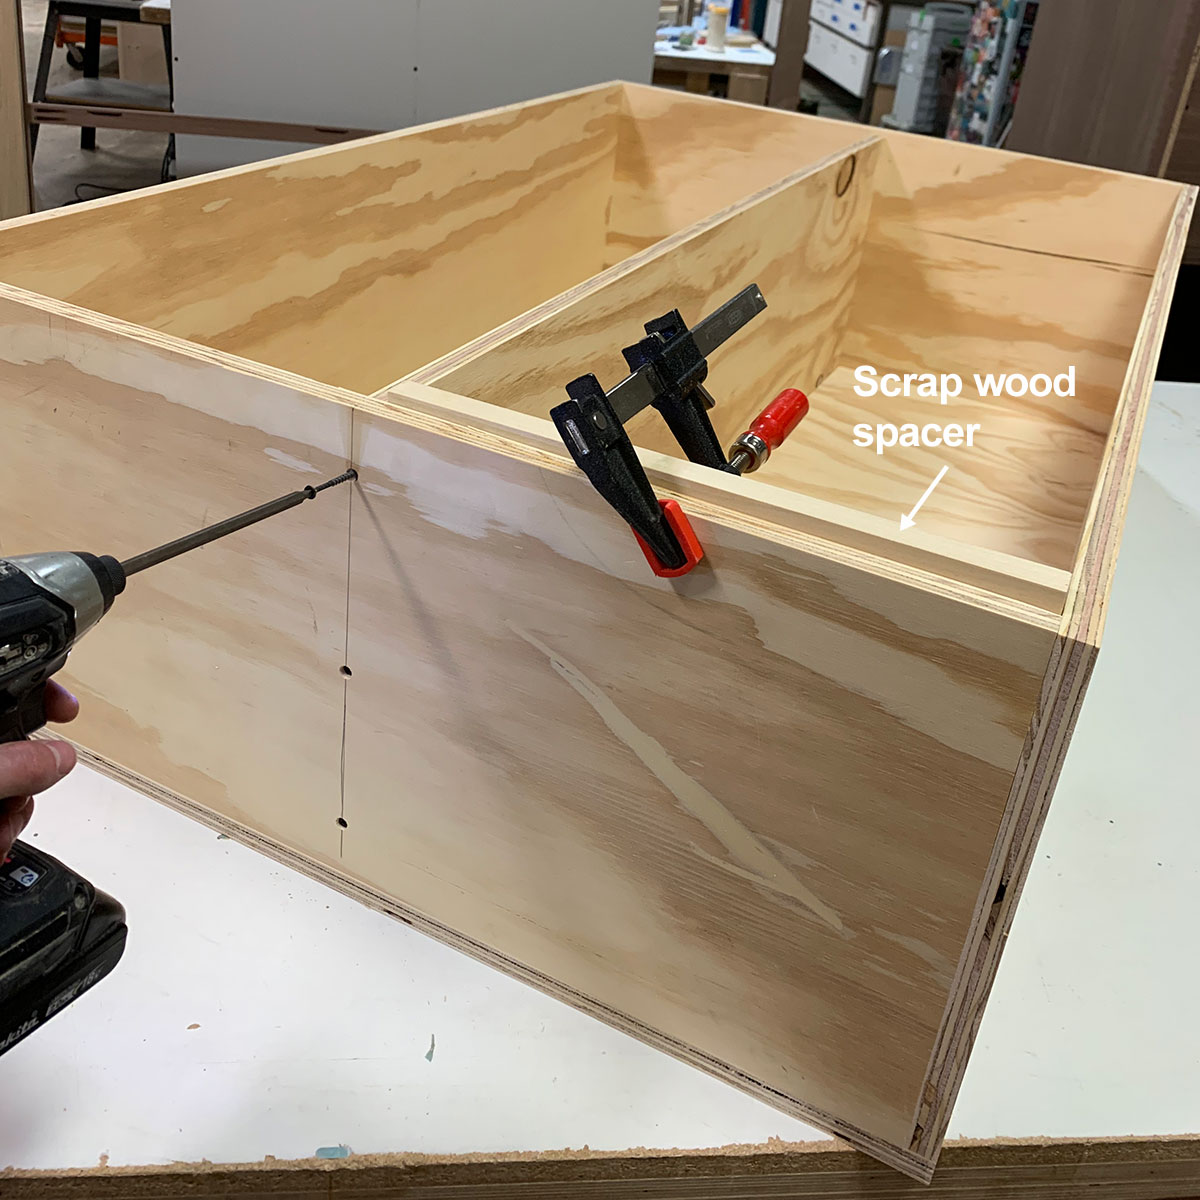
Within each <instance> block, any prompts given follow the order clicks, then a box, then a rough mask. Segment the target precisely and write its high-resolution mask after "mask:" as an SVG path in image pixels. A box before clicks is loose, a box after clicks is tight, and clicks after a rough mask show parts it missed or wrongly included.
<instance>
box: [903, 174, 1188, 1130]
mask: <svg viewBox="0 0 1200 1200" xmlns="http://www.w3.org/2000/svg"><path fill="white" fill-rule="evenodd" d="M1196 195H1197V193H1196V189H1195V188H1186V189H1180V190H1179V193H1178V198H1177V201H1176V206H1175V213H1174V217H1173V219H1172V222H1171V228H1170V233H1169V236H1168V237H1167V238H1166V240H1165V241H1164V243H1163V247H1162V251H1161V253H1160V255H1159V261H1158V265H1157V269H1156V271H1155V273H1154V281H1153V287H1152V290H1151V294H1150V298H1149V302H1148V304H1147V306H1146V310H1145V312H1144V314H1143V318H1142V322H1141V326H1140V328H1139V331H1138V337H1137V342H1136V345H1135V346H1134V349H1133V353H1132V355H1131V357H1130V361H1129V369H1128V372H1127V374H1126V378H1125V383H1124V387H1123V389H1122V393H1121V400H1120V404H1119V407H1118V410H1117V413H1116V417H1115V419H1114V421H1113V425H1112V429H1111V432H1110V434H1109V437H1108V440H1107V443H1106V445H1105V449H1104V457H1103V462H1102V465H1101V468H1100V471H1099V477H1098V480H1097V485H1096V490H1095V494H1094V496H1093V499H1092V503H1091V506H1090V508H1089V510H1088V514H1087V519H1086V522H1085V526H1084V531H1083V536H1082V539H1081V545H1080V550H1079V554H1078V558H1077V561H1076V562H1075V564H1074V567H1073V570H1072V583H1071V590H1070V592H1069V593H1068V595H1067V602H1066V605H1065V607H1064V611H1063V621H1062V627H1061V632H1060V636H1059V638H1058V641H1057V643H1056V645H1055V648H1054V652H1053V654H1052V655H1051V658H1050V663H1049V666H1048V668H1047V671H1046V677H1045V682H1044V685H1043V689H1042V697H1041V700H1040V702H1039V704H1038V706H1037V709H1036V710H1035V714H1034V720H1033V723H1032V725H1031V726H1030V731H1029V739H1028V741H1027V743H1026V748H1025V751H1024V752H1023V753H1022V756H1021V763H1020V766H1019V767H1018V769H1017V771H1016V773H1015V775H1014V777H1013V788H1012V797H1011V800H1010V804H1009V814H1010V815H1009V817H1008V818H1007V819H1006V820H1005V823H1004V826H1003V827H1002V830H1001V835H1000V837H999V838H998V839H997V842H996V856H995V859H994V863H995V867H996V869H994V871H993V873H992V874H991V876H990V879H989V882H988V884H986V885H985V889H984V891H983V892H982V893H981V896H980V904H979V908H978V910H977V913H976V917H975V921H974V922H973V928H972V934H971V937H970V938H969V939H968V941H967V944H966V947H965V950H964V954H963V959H962V962H961V964H960V967H959V978H960V980H961V986H959V987H957V988H956V989H955V996H954V1001H953V1003H952V1004H951V1005H950V1007H949V1008H948V1009H947V1012H946V1017H945V1020H944V1022H943V1029H942V1032H941V1034H939V1037H938V1046H937V1050H936V1052H935V1054H934V1056H933V1060H932V1062H931V1066H930V1084H929V1089H928V1090H927V1092H926V1094H925V1097H924V1100H923V1103H922V1108H921V1111H920V1112H919V1114H918V1120H917V1126H918V1128H917V1136H916V1137H915V1138H914V1142H913V1148H914V1149H915V1150H916V1151H917V1152H918V1153H928V1152H932V1151H934V1150H935V1149H936V1147H937V1146H938V1145H940V1144H941V1141H942V1138H943V1137H944V1136H945V1132H946V1129H947V1127H948V1125H949V1122H950V1115H951V1111H952V1109H953V1105H954V1099H955V1097H956V1095H957V1093H958V1087H959V1085H960V1083H961V1082H962V1077H963V1073H964V1071H965V1070H966V1065H967V1059H968V1057H969V1055H970V1052H971V1046H972V1044H973V1042H974V1038H975V1033H976V1031H977V1030H978V1028H979V1022H980V1021H981V1020H982V1018H983V1009H984V1005H985V1004H986V1003H987V998H988V993H989V992H990V990H991V985H992V981H993V979H994V978H995V974H996V970H997V968H998V966H999V961H1000V955H1001V953H1002V951H1003V948H1004V940H1005V937H1006V936H1007V933H1008V928H1009V926H1010V925H1011V923H1012V919H1013V916H1014V915H1015V913H1016V906H1017V902H1018V900H1019V899H1020V895H1021V889H1022V887H1023V886H1024V883H1025V878H1026V876H1027V874H1028V871H1029V866H1030V863H1031V861H1032V858H1033V853H1034V850H1035V848H1036V846H1037V839H1038V836H1039V834H1040V832H1041V828H1042V825H1043V823H1044V821H1045V819H1046V814H1047V812H1048V810H1049V806H1050V802H1051V799H1052V798H1053V795H1054V788H1055V785H1056V783H1057V781H1058V775H1059V772H1060V771H1061V769H1062V764H1063V759H1064V757H1065V755H1066V752H1067V746H1068V745H1069V744H1070V740H1071V734H1072V732H1073V730H1074V727H1075V721H1076V719H1077V718H1078V716H1079V711H1080V708H1081V706H1082V704H1083V699H1084V695H1085V693H1086V691H1087V685H1088V681H1089V679H1090V678H1091V673H1092V668H1093V666H1094V665H1095V661H1096V655H1097V653H1098V651H1099V648H1100V641H1101V637H1102V635H1103V632H1104V621H1105V617H1106V615H1107V610H1108V594H1109V590H1110V588H1111V587H1112V579H1113V572H1114V570H1115V568H1116V562H1117V552H1118V550H1119V548H1120V542H1121V533H1122V530H1123V528H1124V524H1125V510H1126V507H1127V505H1128V502H1129V493H1130V490H1131V488H1132V486H1133V477H1134V473H1135V471H1136V469H1137V454H1138V449H1139V447H1140V444H1141V438H1142V429H1143V427H1144V425H1145V420H1146V410H1147V408H1148V405H1149V399H1150V390H1151V387H1152V386H1153V384H1154V373H1155V367H1156V365H1157V363H1158V356H1159V352H1160V351H1161V349H1162V341H1163V335H1164V333H1165V331H1166V324H1167V315H1168V312H1169V310H1170V306H1171V297H1172V295H1173V293H1174V289H1175V281H1176V279H1177V277H1178V274H1179V264H1180V261H1181V259H1182V257H1183V252H1184V247H1185V245H1186V241H1187V231H1188V225H1189V222H1190V220H1191V217H1192V213H1193V210H1194V208H1195V204H1196ZM993 885H995V886H996V887H997V888H999V886H1000V885H1003V888H1002V890H997V891H995V892H993V891H992V890H991V889H992V886H993Z"/></svg>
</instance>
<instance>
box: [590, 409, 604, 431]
mask: <svg viewBox="0 0 1200 1200" xmlns="http://www.w3.org/2000/svg"><path fill="white" fill-rule="evenodd" d="M592 424H593V425H595V427H596V428H597V429H607V428H608V418H607V417H606V416H605V415H604V414H603V413H602V412H594V413H592Z"/></svg>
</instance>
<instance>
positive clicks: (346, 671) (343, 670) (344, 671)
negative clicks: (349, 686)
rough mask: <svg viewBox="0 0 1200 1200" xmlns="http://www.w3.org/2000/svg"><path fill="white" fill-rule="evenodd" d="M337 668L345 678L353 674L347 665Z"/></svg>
mask: <svg viewBox="0 0 1200 1200" xmlns="http://www.w3.org/2000/svg"><path fill="white" fill-rule="evenodd" d="M338 670H339V671H341V673H342V674H343V675H345V677H346V678H347V679H349V678H350V677H351V676H352V675H353V674H354V672H353V671H352V670H350V668H349V667H338Z"/></svg>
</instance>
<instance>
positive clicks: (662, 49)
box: [654, 41, 775, 104]
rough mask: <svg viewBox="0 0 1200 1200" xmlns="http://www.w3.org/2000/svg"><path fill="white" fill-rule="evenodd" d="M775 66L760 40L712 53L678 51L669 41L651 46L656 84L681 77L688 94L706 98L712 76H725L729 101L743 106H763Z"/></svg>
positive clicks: (701, 48) (703, 48)
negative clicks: (740, 103) (750, 44)
mask: <svg viewBox="0 0 1200 1200" xmlns="http://www.w3.org/2000/svg"><path fill="white" fill-rule="evenodd" d="M774 66H775V54H774V51H772V50H770V49H768V47H766V46H764V45H763V44H762V42H759V41H756V42H755V43H754V44H753V45H752V46H726V47H725V49H724V50H712V49H710V48H709V47H708V46H697V47H695V48H693V49H691V50H680V49H679V47H678V46H677V45H675V44H674V43H672V42H656V43H655V45H654V82H655V83H656V84H669V83H672V82H674V81H675V80H676V79H677V78H678V77H679V76H680V75H683V76H684V86H685V87H686V88H687V90H688V91H689V92H699V93H700V94H701V95H707V94H708V91H709V87H710V80H711V77H712V76H713V75H724V76H727V77H728V79H729V85H728V91H727V93H726V95H727V96H728V98H729V99H730V100H741V101H743V102H745V103H746V104H766V102H767V87H768V85H769V84H770V82H771V69H772V68H773V67H774Z"/></svg>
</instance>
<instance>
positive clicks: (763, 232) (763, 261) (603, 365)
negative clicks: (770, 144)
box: [419, 141, 878, 456]
mask: <svg viewBox="0 0 1200 1200" xmlns="http://www.w3.org/2000/svg"><path fill="white" fill-rule="evenodd" d="M877 153H878V147H877V146H876V145H875V144H873V143H871V142H869V141H868V142H863V143H860V144H859V148H858V149H857V150H856V151H855V152H854V153H852V154H850V155H847V156H845V157H834V158H831V159H829V160H827V161H826V162H825V163H824V164H823V165H821V166H819V167H816V168H814V169H813V170H812V171H811V172H810V173H807V174H805V175H803V176H802V177H801V178H798V179H794V180H792V181H791V182H789V183H788V184H787V186H785V187H782V188H780V189H778V190H774V191H772V192H771V193H770V194H768V195H765V196H764V197H763V198H761V199H759V200H758V201H756V202H752V203H749V204H747V205H745V206H743V207H742V208H741V209H740V210H739V211H737V212H735V213H733V214H731V215H728V216H725V217H722V218H720V219H717V220H714V221H713V222H711V223H710V224H709V226H708V227H707V228H704V229H702V230H701V231H700V232H698V233H695V234H690V235H688V236H687V237H686V238H685V239H684V240H681V241H678V242H671V243H667V244H666V245H665V246H664V247H661V248H659V249H658V250H656V251H654V252H651V253H650V254H648V255H647V256H645V257H644V258H636V259H632V260H630V262H629V263H627V264H626V265H625V267H624V268H617V269H616V270H615V271H613V272H612V273H611V274H610V275H608V276H607V277H606V278H605V279H604V280H601V281H597V282H596V283H594V284H589V285H588V287H586V288H583V289H579V291H578V292H577V294H575V295H573V296H568V297H564V298H563V300H562V301H561V302H559V303H556V305H555V306H554V309H553V311H547V312H545V313H544V314H539V315H538V319H536V320H530V321H528V322H526V323H525V325H526V327H525V328H524V329H522V330H520V331H518V332H516V333H514V334H512V335H511V336H508V337H507V338H502V337H499V336H498V337H497V338H496V344H495V345H494V346H489V347H488V348H487V349H485V350H484V352H482V353H479V354H476V355H475V356H474V357H470V355H471V353H472V352H471V350H470V349H468V350H467V351H465V352H464V353H463V357H468V359H469V361H467V362H465V363H464V364H463V365H461V366H455V367H453V369H451V370H448V371H439V370H438V369H437V368H432V369H428V370H423V371H421V372H420V373H419V375H420V377H421V378H426V377H432V378H433V379H435V380H436V382H437V384H438V386H439V387H441V388H444V389H445V390H447V391H452V392H456V393H459V394H461V395H465V396H474V397H478V398H479V399H483V400H487V401H489V402H490V403H493V404H498V405H501V406H503V407H505V408H508V409H512V410H515V411H518V412H524V413H530V414H532V415H536V416H542V417H546V416H548V414H549V412H550V409H551V408H553V407H554V406H555V405H556V404H559V403H561V401H562V400H563V399H564V398H565V392H564V390H563V389H564V388H565V386H566V384H567V383H568V382H569V381H570V380H572V379H574V378H575V377H576V376H578V375H582V374H584V373H585V372H588V371H590V372H592V373H594V374H595V375H597V377H598V378H599V379H600V381H601V383H602V384H604V386H605V387H608V388H611V387H613V386H615V385H616V384H617V383H618V382H619V381H620V380H621V379H622V378H623V377H624V376H625V375H626V374H627V373H628V368H627V367H626V365H625V362H624V360H623V358H622V357H621V349H622V348H623V347H625V346H628V345H632V344H633V343H635V342H637V341H639V340H640V339H641V338H642V337H644V336H645V332H644V330H643V325H644V324H645V322H646V321H648V320H652V319H654V318H655V317H658V316H661V315H662V314H663V313H664V312H668V311H670V310H671V309H672V308H678V309H679V310H680V311H681V312H682V313H683V315H684V318H685V319H686V320H687V321H688V322H689V323H693V324H694V323H695V322H696V321H698V320H699V319H700V318H701V317H703V316H706V315H707V314H708V313H710V312H712V311H713V310H714V309H716V308H717V307H718V306H719V305H720V304H721V303H723V302H724V301H725V300H727V299H729V298H730V297H731V296H732V295H733V294H734V293H735V292H737V291H740V290H741V289H742V288H743V287H746V286H747V285H749V284H751V283H757V284H758V285H759V287H760V288H761V289H762V292H763V294H764V296H765V297H766V300H767V310H766V312H764V313H762V314H761V315H760V316H758V317H756V318H755V320H754V321H753V323H752V324H751V325H750V326H749V327H748V328H747V329H746V330H745V331H744V332H741V333H739V334H738V335H737V336H735V337H734V338H732V339H731V340H730V341H729V342H728V343H727V344H726V345H725V346H723V347H722V348H721V349H720V350H719V351H718V352H717V353H716V354H715V355H714V356H713V359H712V362H711V364H710V374H709V377H708V383H707V385H706V386H708V388H709V390H710V391H711V392H712V393H713V395H714V396H716V397H717V399H718V405H717V407H716V408H715V409H713V410H712V412H711V414H710V415H711V417H712V419H713V423H714V426H715V427H716V429H717V431H718V433H719V435H720V437H721V439H722V441H723V442H725V443H727V442H729V441H730V440H732V438H734V437H736V436H737V434H739V433H741V432H742V430H743V429H744V428H745V427H746V424H747V422H748V421H749V420H750V419H752V417H753V416H754V415H756V414H757V413H758V411H759V410H761V409H762V408H763V407H764V406H765V405H766V403H767V402H768V401H769V400H770V399H772V397H773V396H774V395H775V394H776V392H777V391H778V390H779V389H780V388H782V387H789V386H790V387H800V388H804V389H807V390H812V389H813V388H814V387H815V386H816V384H817V382H818V380H819V379H820V378H821V377H822V376H823V375H824V374H825V373H826V372H827V371H829V370H830V369H832V366H833V364H834V363H835V361H836V359H837V356H838V353H839V348H840V341H841V334H842V330H843V327H844V325H845V323H846V319H847V315H848V313H849V309H850V303H851V299H852V296H853V293H854V287H855V278H856V274H857V270H858V264H859V259H860V255H861V247H862V239H863V237H864V235H865V232H866V227H867V219H868V216H869V213H870V208H871V197H872V191H871V180H872V176H873V171H874V166H875V162H876V157H877ZM490 340H492V339H490V338H489V341H490ZM455 357H457V356H455ZM628 429H629V434H630V437H631V438H632V439H633V441H634V443H635V445H637V446H640V447H644V448H646V449H650V450H658V451H661V452H662V453H665V454H673V455H677V456H678V455H681V454H682V451H681V450H680V448H679V444H678V443H677V442H676V441H675V440H674V438H673V437H672V436H671V435H670V433H669V432H668V431H667V429H666V427H665V425H664V424H663V422H662V418H661V417H660V416H659V415H658V413H657V412H654V411H648V412H646V413H643V414H641V415H640V416H638V417H636V418H635V419H634V420H633V421H631V422H630V423H629V425H628Z"/></svg>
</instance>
